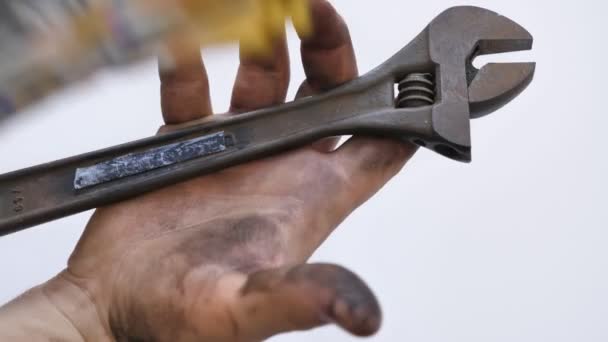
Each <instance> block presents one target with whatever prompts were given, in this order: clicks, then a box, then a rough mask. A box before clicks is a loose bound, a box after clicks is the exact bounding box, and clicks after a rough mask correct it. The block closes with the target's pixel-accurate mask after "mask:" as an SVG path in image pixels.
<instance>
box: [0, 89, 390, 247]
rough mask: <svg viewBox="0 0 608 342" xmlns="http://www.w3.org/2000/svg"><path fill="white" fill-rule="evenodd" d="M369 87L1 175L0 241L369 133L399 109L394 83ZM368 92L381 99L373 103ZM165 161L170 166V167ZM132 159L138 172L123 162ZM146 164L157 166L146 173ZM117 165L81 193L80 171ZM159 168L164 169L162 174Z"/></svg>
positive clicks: (298, 102)
mask: <svg viewBox="0 0 608 342" xmlns="http://www.w3.org/2000/svg"><path fill="white" fill-rule="evenodd" d="M371 88H374V89H371V90H370V89H369V88H368V89H366V90H365V92H361V96H357V94H352V93H348V92H335V93H329V94H328V95H323V96H315V97H312V98H308V99H304V100H300V101H297V102H292V103H288V104H285V105H281V106H278V107H275V108H270V109H265V110H260V111H256V112H252V113H246V114H243V115H239V116H234V117H229V118H225V117H224V118H221V116H219V117H218V119H214V120H211V121H209V122H207V123H204V124H202V125H200V126H195V127H190V128H186V129H183V130H180V131H176V132H172V133H167V134H163V135H158V136H155V137H151V138H147V139H143V140H139V141H135V142H131V143H127V144H124V145H119V146H115V147H112V148H109V149H105V150H100V151H96V152H91V153H86V154H83V155H79V156H75V157H71V158H67V159H63V160H59V161H55V162H52V163H48V164H42V165H38V166H34V167H31V168H27V169H23V170H19V171H15V172H11V173H8V174H5V175H0V236H2V235H6V234H10V233H13V232H16V231H19V230H22V229H25V228H28V227H31V226H34V225H38V224H41V223H44V222H48V221H51V220H55V219H58V218H62V217H65V216H69V215H72V214H76V213H79V212H82V211H85V210H89V209H93V208H96V207H100V206H104V205H109V204H112V203H115V202H118V201H121V200H125V199H128V198H131V197H134V196H137V195H140V194H143V193H146V192H149V191H152V190H156V189H159V188H161V187H164V186H168V185H171V184H175V183H177V182H180V181H184V180H187V179H189V178H192V177H195V176H199V175H202V174H208V173H211V172H214V171H218V170H221V169H224V168H227V167H231V166H234V165H237V164H240V163H244V162H247V161H251V160H254V159H259V158H263V157H266V156H270V155H272V154H276V153H279V152H282V151H285V150H287V149H290V148H293V147H297V146H302V145H305V144H308V143H311V142H313V141H315V140H317V139H320V138H323V137H327V136H332V135H340V134H354V133H356V132H357V131H359V130H358V127H362V126H361V125H363V126H365V124H364V123H363V121H365V120H363V121H362V120H361V117H365V116H366V115H367V116H369V113H372V112H378V110H379V109H385V110H386V111H387V112H389V111H390V110H394V109H393V106H394V98H393V89H392V84H388V83H382V84H377V85H375V86H374V87H371ZM376 88H377V89H376ZM370 91H372V92H374V94H376V96H369V94H370ZM373 121H374V120H372V122H369V123H368V125H371V129H370V132H371V131H374V127H373V126H374V122H373ZM376 121H377V120H376ZM383 126H387V123H381V122H380V123H379V127H378V130H379V131H380V132H379V133H382V132H381V131H382V128H383ZM388 127H391V125H390V124H388ZM205 137H212V138H205ZM218 137H219V138H221V139H224V140H223V141H221V142H220V145H217V144H215V143H217V140H214V142H215V143H214V144H211V145H210V146H211V147H212V148H211V149H205V148H203V149H202V150H200V149H199V150H198V152H201V151H203V153H202V154H199V155H198V156H195V157H193V158H188V153H186V154H185V156H186V158H182V157H183V155H182V153H181V152H183V150H177V152H175V150H174V151H169V152H170V153H168V154H166V153H165V154H162V156H163V157H162V158H160V157H159V156H160V155H161V154H159V153H157V152H159V151H162V150H163V148H166V147H167V146H173V147H175V146H178V147H179V146H183V145H184V144H185V145H188V142H191V141H196V140H197V139H199V140H201V139H202V142H203V144H205V143H206V142H207V141H206V140H205V139H211V140H213V139H217V138H218ZM222 143H223V144H222ZM218 146H219V147H221V148H218ZM199 147H200V146H199ZM186 150H187V149H186ZM187 151H188V150H187ZM166 155H169V158H168V159H169V161H167V160H165V159H166V158H164V157H166ZM133 156H135V158H133ZM150 156H151V157H150ZM144 157H145V158H144ZM148 157H150V158H148ZM146 158H147V159H146ZM180 158H181V159H180ZM131 159H132V161H133V162H134V165H135V166H133V164H129V163H126V164H125V163H123V162H124V161H125V160H131ZM144 159H145V160H148V161H149V160H152V162H150V163H148V164H146V165H147V166H146V165H144V166H142V163H141V161H142V160H144ZM155 163H156V164H155ZM158 163H161V164H158ZM162 163H165V164H162ZM116 165H119V166H120V165H122V167H121V168H119V169H122V170H123V171H124V172H114V173H113V172H109V174H110V177H109V178H108V177H106V178H104V177H101V178H100V177H97V178H94V180H95V181H94V182H89V183H87V182H86V181H85V182H84V186H81V187H79V185H78V184H76V183H77V182H78V181H77V176H78V174H79V172H80V173H83V174H84V175H85V176H90V175H89V174H87V172H82V171H83V170H85V171H87V170H90V169H91V168H94V169H95V168H96V169H98V170H99V169H101V170H105V171H108V170H110V171H111V169H112V167H113V166H116ZM150 165H152V167H150ZM159 165H162V166H161V167H157V166H159ZM96 166H100V167H96ZM146 167H147V168H146ZM125 170H126V171H125ZM105 176H107V172H106V175H105ZM84 179H86V177H84ZM89 180H90V179H89ZM81 185H82V184H81Z"/></svg>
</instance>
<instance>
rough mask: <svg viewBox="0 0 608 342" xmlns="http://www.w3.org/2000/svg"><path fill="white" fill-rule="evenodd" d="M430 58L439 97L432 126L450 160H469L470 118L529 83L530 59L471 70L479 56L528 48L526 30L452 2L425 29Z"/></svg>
mask: <svg viewBox="0 0 608 342" xmlns="http://www.w3.org/2000/svg"><path fill="white" fill-rule="evenodd" d="M428 39H429V40H428V41H429V52H430V58H431V60H432V61H433V63H435V65H436V66H437V81H438V85H437V92H438V99H439V102H438V103H437V104H436V105H435V107H434V109H433V128H434V131H435V134H436V135H437V136H438V137H439V138H440V139H441V140H443V142H444V144H443V145H441V146H442V148H444V147H446V146H447V147H450V150H449V151H450V153H445V152H446V151H447V149H445V148H444V151H443V153H442V152H441V151H437V152H439V153H442V154H443V155H447V156H449V157H450V158H452V159H457V160H461V161H468V160H470V147H471V139H470V119H471V118H476V117H479V116H482V115H485V114H488V113H490V112H492V111H494V110H496V109H498V108H500V107H502V106H503V105H505V104H507V103H508V102H509V101H511V100H512V99H513V98H515V97H516V96H517V95H518V94H519V93H520V92H521V91H523V90H524V89H525V88H526V86H527V85H528V84H529V83H530V82H531V80H532V77H533V75H534V64H526V63H520V64H489V65H487V66H485V67H484V68H482V69H481V70H477V69H476V68H474V67H473V65H472V60H473V59H474V58H475V57H477V56H479V55H487V54H495V53H501V52H510V51H521V50H529V49H531V48H532V41H533V38H532V35H531V34H530V33H529V32H528V31H527V30H526V29H524V28H523V27H522V26H520V25H519V24H517V23H515V22H514V21H512V20H510V19H509V18H506V17H504V16H501V15H499V14H497V13H495V12H492V11H489V10H486V9H483V8H479V7H472V6H463V7H453V8H450V9H448V10H446V11H445V12H443V13H442V14H440V15H439V16H438V17H437V18H436V19H435V20H433V22H431V24H430V25H429V28H428Z"/></svg>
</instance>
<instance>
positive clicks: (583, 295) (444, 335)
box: [0, 0, 608, 342]
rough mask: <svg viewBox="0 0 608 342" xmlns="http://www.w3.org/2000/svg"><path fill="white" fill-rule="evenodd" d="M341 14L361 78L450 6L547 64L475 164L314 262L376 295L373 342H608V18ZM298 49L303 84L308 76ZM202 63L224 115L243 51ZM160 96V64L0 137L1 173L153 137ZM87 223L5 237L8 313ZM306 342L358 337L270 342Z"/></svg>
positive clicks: (1, 282)
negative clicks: (531, 42)
mask: <svg viewBox="0 0 608 342" xmlns="http://www.w3.org/2000/svg"><path fill="white" fill-rule="evenodd" d="M334 3H335V5H336V6H337V7H338V9H339V11H340V12H341V13H342V14H343V15H344V17H345V18H346V20H347V21H348V23H349V24H350V27H351V31H352V36H353V39H354V42H355V47H356V50H357V54H358V56H359V65H360V69H361V71H362V72H365V71H368V70H370V69H371V68H373V67H374V66H376V65H378V64H379V63H381V62H382V61H383V60H385V59H386V58H387V57H389V56H390V55H391V54H392V53H394V52H395V51H397V50H398V49H399V48H401V47H402V46H403V45H404V44H405V43H407V42H409V41H410V40H411V39H412V38H413V37H414V36H415V35H416V34H417V33H418V32H419V31H420V30H421V29H422V28H423V27H424V26H425V25H426V24H427V23H428V22H429V21H430V20H431V19H432V18H433V17H434V16H435V15H437V14H439V13H440V11H442V10H444V9H445V8H447V7H449V6H452V5H461V4H474V5H479V6H482V7H486V8H488V9H492V10H494V11H497V12H499V13H501V14H504V15H506V16H508V17H510V18H512V19H513V20H515V21H516V22H519V23H521V24H522V25H523V26H524V27H526V28H527V29H529V30H530V31H531V32H532V33H533V35H534V36H535V40H536V41H535V48H534V51H533V52H532V53H526V54H517V55H514V56H510V57H509V58H506V57H496V58H495V60H499V61H505V60H510V59H514V60H518V61H521V60H524V61H525V60H535V61H537V62H538V68H537V74H536V79H535V81H534V83H533V84H532V85H531V87H530V88H529V89H528V90H527V91H526V92H525V93H524V94H523V95H522V96H521V97H520V98H518V99H517V100H516V101H515V102H513V103H512V104H510V105H509V106H508V107H506V108H504V109H503V110H501V111H499V112H497V113H495V114H494V115H493V116H489V117H486V118H484V119H480V120H478V121H475V123H474V124H473V139H474V140H473V141H474V142H473V144H474V162H473V164H470V165H465V164H459V163H456V162H452V161H449V160H446V159H444V158H441V157H439V156H437V155H435V154H433V153H431V152H427V151H423V152H421V153H420V154H418V155H417V156H416V157H415V158H414V160H412V162H411V163H410V164H409V165H408V167H407V168H406V169H405V170H404V171H403V172H402V173H401V174H400V175H399V176H398V177H397V178H395V180H394V181H393V182H391V183H390V185H389V186H388V187H386V188H385V189H384V190H383V191H382V192H381V193H380V194H379V195H378V196H377V197H375V198H374V199H373V200H372V201H370V202H369V203H367V204H366V205H365V206H364V207H363V208H361V209H360V210H358V211H357V212H355V214H353V215H352V216H351V217H350V218H349V219H348V220H347V221H346V222H345V223H344V224H343V225H342V226H341V227H340V228H339V229H338V231H337V232H336V233H335V234H334V235H333V236H332V237H331V239H330V240H329V241H328V242H327V243H326V244H325V245H324V246H323V247H322V248H321V249H320V250H319V252H318V253H317V254H316V256H315V257H314V260H322V261H330V262H337V263H340V264H342V265H345V266H347V267H349V268H350V269H352V270H354V271H355V272H357V273H358V274H360V275H361V276H362V277H363V278H364V279H365V280H367V281H368V283H369V285H370V286H371V287H372V288H373V289H374V290H375V291H376V293H377V295H378V297H379V299H380V301H381V303H382V305H383V309H384V317H385V320H384V325H383V328H382V330H381V332H380V333H379V334H378V335H377V336H375V337H374V338H372V341H417V342H418V341H419V342H423V341H425V342H426V341H437V342H440V341H441V342H443V341H467V342H471V341H479V342H482V341H483V342H487V341H518V342H523V341H552V342H558V341H585V342H593V341H608V276H607V275H606V272H607V270H608V248H607V246H608V231H607V228H608V207H607V201H606V200H607V198H606V197H607V194H608V181H607V180H606V177H607V176H608V163H607V162H606V151H605V150H604V148H605V147H606V146H608V145H607V143H606V142H605V141H604V137H603V135H604V133H605V130H606V128H607V126H608V112H607V111H606V108H605V107H604V105H605V99H606V94H605V91H606V87H605V85H604V82H605V80H606V79H607V76H608V74H607V72H606V66H605V63H606V61H607V60H608V55H607V53H606V49H605V43H606V36H605V34H606V32H607V25H606V23H605V21H606V20H607V18H606V6H605V5H604V3H605V2H603V1H599V0H597V1H592V0H587V1H584V0H580V1H517V0H509V1H507V0H502V1H475V2H469V3H463V2H456V1H401V0H399V1H397V0H392V1H391V0H375V1H352V0H335V1H334ZM291 41H292V43H293V45H292V58H293V65H294V66H296V67H295V70H294V72H293V81H294V84H295V83H299V82H300V81H301V80H302V77H303V74H302V71H301V68H300V66H299V57H298V55H297V51H298V49H297V48H296V45H295V44H296V43H297V41H296V38H295V36H293V35H291ZM205 55H206V61H207V63H208V68H209V70H210V77H211V80H212V84H213V90H212V92H213V99H214V105H215V108H216V109H217V110H218V111H222V110H224V109H225V108H227V106H228V101H229V94H230V88H231V85H232V80H233V78H234V74H235V71H236V60H237V53H236V49H234V48H232V49H227V50H218V49H215V50H207V51H205ZM486 61H487V60H486ZM158 88H159V83H158V80H157V77H156V67H155V64H154V63H153V62H152V61H150V62H148V63H145V64H143V65H140V66H137V67H135V68H132V69H129V70H120V71H113V72H107V73H104V74H101V75H99V76H97V77H95V78H94V79H93V80H91V81H90V82H88V83H86V84H84V85H82V86H81V87H79V88H77V89H73V90H70V91H68V92H66V93H63V94H62V95H61V96H59V97H55V98H53V99H51V100H49V101H46V102H45V103H43V104H42V105H40V106H38V107H36V108H34V109H32V110H31V112H32V115H28V116H25V117H22V118H21V119H19V120H14V121H12V122H11V124H10V125H4V126H1V127H0V156H2V159H1V161H0V172H7V171H11V170H14V169H18V168H22V167H26V166H30V165H34V164H38V163H41V162H43V161H50V160H54V159H56V158H60V157H66V156H69V155H73V154H76V153H80V152H85V151H89V150H93V149H97V148H101V147H105V146H110V145H114V144H117V143H122V142H126V141H129V140H133V139H136V138H141V137H145V136H148V135H151V134H153V133H154V132H155V130H156V128H157V127H158V126H159V125H160V123H161V121H160V117H161V116H160V110H159V94H158ZM293 93H294V89H292V91H291V94H293ZM34 114H35V115H34ZM89 215H90V213H86V214H82V215H77V216H74V217H70V218H67V219H64V220H60V221H57V222H53V223H50V224H47V225H44V226H41V227H39V228H36V229H33V230H29V231H25V232H22V233H19V234H15V235H12V236H8V237H4V238H1V239H0V303H2V302H6V301H8V300H10V299H11V298H12V297H14V296H15V295H17V294H19V293H20V292H22V291H24V290H26V289H27V288H29V287H31V286H33V285H35V284H38V283H40V282H42V281H44V280H46V279H48V278H49V277H51V276H52V275H54V274H55V273H56V272H58V271H59V270H61V269H62V268H63V267H64V265H65V262H66V259H67V257H68V255H69V253H70V252H71V250H72V248H73V246H74V244H75V243H76V241H77V239H78V237H79V235H80V233H81V232H82V229H83V226H84V225H85V222H86V220H87V218H88V216H89ZM309 340H314V341H351V340H353V338H352V337H350V336H348V335H346V334H345V333H343V332H342V331H340V330H338V329H336V328H333V327H328V328H322V329H318V330H315V331H314V332H312V333H310V332H309V333H297V334H291V335H287V336H282V337H278V338H276V339H274V341H282V342H290V341H291V342H296V341H309Z"/></svg>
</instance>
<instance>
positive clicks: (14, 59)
mask: <svg viewBox="0 0 608 342" xmlns="http://www.w3.org/2000/svg"><path fill="white" fill-rule="evenodd" d="M24 13H27V15H24ZM51 14H52V16H51ZM288 18H291V19H292V23H293V25H294V27H295V29H296V31H297V32H298V33H299V34H300V35H307V34H309V33H310V32H311V31H312V27H311V26H312V23H311V18H310V8H309V1H308V0H81V1H72V0H55V1H48V2H47V1H40V0H6V2H0V119H2V118H3V116H8V114H10V113H13V112H15V111H17V110H19V109H20V108H22V107H24V106H25V105H27V104H30V103H33V102H36V101H37V100H39V99H41V98H43V97H44V96H46V95H47V94H49V93H51V92H53V91H56V90H58V89H60V88H63V87H66V86H69V85H70V84H72V83H74V82H76V81H78V80H81V79H83V78H84V77H86V76H88V75H90V74H91V73H93V72H95V71H96V70H98V69H100V68H103V67H106V66H112V65H124V64H128V63H133V62H137V61H139V60H141V59H143V58H146V57H149V56H153V55H155V54H163V53H164V54H167V53H170V52H169V51H168V50H167V49H166V45H167V43H168V42H169V41H171V40H178V41H180V42H190V43H192V42H196V43H198V44H200V45H201V46H204V45H212V44H219V43H228V42H236V41H240V43H241V47H242V51H243V53H245V54H268V53H270V52H271V50H272V46H273V44H272V41H273V40H274V39H275V38H276V37H277V36H280V35H283V34H284V33H285V21H286V19H288ZM175 38H177V39H175ZM172 44H173V43H172ZM178 47H179V45H178ZM169 57H172V56H169ZM3 114H4V115H3Z"/></svg>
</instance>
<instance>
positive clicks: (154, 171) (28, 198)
mask: <svg viewBox="0 0 608 342" xmlns="http://www.w3.org/2000/svg"><path fill="white" fill-rule="evenodd" d="M531 48H532V36H531V35H530V34H529V33H528V32H527V31H526V30H525V29H524V28H522V27H521V26H519V25H518V24H516V23H515V22H513V21H511V20H510V19H508V18H506V17H503V16H500V15H498V14H496V13H494V12H491V11H488V10H485V9H482V8H477V7H454V8H451V9H448V10H447V11H445V12H443V13H442V14H440V15H439V16H438V17H437V18H435V19H434V20H433V21H432V22H431V23H430V24H429V26H428V27H427V28H426V29H425V30H424V31H423V32H422V33H420V35H418V36H417V37H416V38H415V39H414V40H413V41H412V42H411V43H410V44H409V45H407V46H406V47H405V48H403V49H402V50H401V51H399V52H398V53H397V54H396V55H394V56H393V57H392V58H390V59H389V60H387V61H386V62H385V63H384V64H382V65H380V66H379V67H378V68H376V69H374V70H373V71H371V72H369V73H368V74H366V75H364V76H362V77H360V78H358V79H356V80H354V81H352V82H350V83H347V84H345V85H343V86H341V87H339V88H337V89H335V90H333V91H330V92H328V93H325V94H322V95H317V96H312V97H308V98H304V99H301V100H297V101H295V102H291V103H287V104H284V105H280V106H277V107H273V108H268V109H263V110H258V111H255V112H251V113H247V114H243V115H238V116H233V117H222V116H218V117H217V118H215V119H214V120H213V121H211V122H207V123H205V124H202V125H199V126H195V127H189V128H185V129H183V130H180V131H177V132H172V133H168V134H163V135H159V136H155V137H152V138H148V139H144V140H139V141H135V142H131V143H128V144H125V145H120V146H116V147H112V148H109V149H105V150H101V151H97V152H92V153H87V154H84V155H80V156H76V157H72V158H68V159H64V160H60V161H56V162H53V163H49V164H43V165H39V166H35V167H32V168H28V169H24V170H20V171H16V172H12V173H8V174H5V175H2V176H0V235H1V234H9V233H11V232H15V231H18V230H21V229H24V228H26V227H30V226H33V225H36V224H40V223H43V222H47V221H50V220H53V219H57V218H60V217H64V216H67V215H71V214H74V213H78V212H81V211H84V210H88V209H91V208H95V207H98V206H102V205H107V204H110V203H114V202H117V201H120V200H124V199H127V198H130V197H133V196H136V195H139V194H142V193H145V192H148V191H151V190H154V189H158V188H160V187H163V186H167V185H170V184H174V183H176V182H179V181H183V180H186V179H188V178H190V177H195V176H199V175H201V174H205V173H209V172H214V171H217V170H220V169H222V168H226V167H229V166H233V165H236V164H239V163H244V162H247V161H250V160H253V159H257V158H262V157H265V156H269V155H271V154H275V153H278V152H281V151H284V150H286V149H290V148H294V147H297V146H300V145H303V144H308V143H311V142H313V141H316V140H318V139H321V138H323V137H328V136H337V135H372V136H384V137H391V138H394V139H399V140H402V141H410V142H413V143H415V144H418V145H420V146H423V147H426V148H428V149H431V150H433V151H435V152H437V153H439V154H441V155H443V156H446V157H448V158H451V159H454V160H457V161H462V162H468V161H470V160H471V140H470V122H469V120H470V119H471V118H478V117H481V116H483V115H486V114H489V113H491V112H493V111H495V110H497V109H499V108H500V107H502V106H503V105H505V104H507V103H508V102H509V101H511V100H512V99H513V98H515V97H516V96H517V95H518V94H519V93H520V92H521V91H523V90H524V89H525V88H526V87H527V85H528V84H529V83H530V82H531V81H532V78H533V75H534V69H535V64H534V63H513V64H488V65H486V66H484V67H483V68H481V69H480V70H478V69H476V68H475V67H473V65H472V60H473V59H474V58H475V57H476V56H478V55H483V54H492V53H500V52H508V51H519V50H528V49H531ZM396 85H397V86H398V94H397V96H395V86H396Z"/></svg>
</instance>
